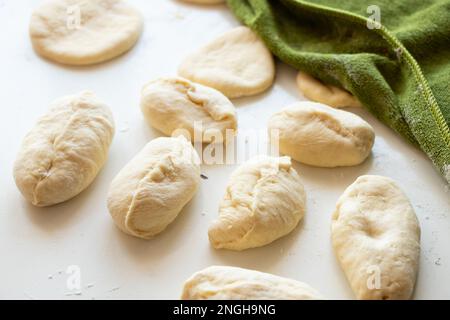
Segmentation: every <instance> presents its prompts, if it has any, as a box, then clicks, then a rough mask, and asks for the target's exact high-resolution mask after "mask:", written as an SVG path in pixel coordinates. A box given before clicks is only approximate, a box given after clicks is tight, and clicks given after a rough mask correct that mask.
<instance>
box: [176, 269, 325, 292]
mask: <svg viewBox="0 0 450 320" xmlns="http://www.w3.org/2000/svg"><path fill="white" fill-rule="evenodd" d="M181 299H183V300H319V299H320V300H321V299H323V297H322V295H321V294H320V293H319V292H317V291H316V290H315V289H313V288H311V287H310V286H309V285H307V284H305V283H303V282H300V281H296V280H292V279H288V278H283V277H279V276H276V275H272V274H269V273H263V272H259V271H254V270H248V269H242V268H236V267H225V266H212V267H209V268H206V269H203V270H201V271H199V272H197V273H195V274H194V275H192V277H191V278H189V279H188V280H187V281H186V282H185V284H184V287H183V293H182V295H181Z"/></svg>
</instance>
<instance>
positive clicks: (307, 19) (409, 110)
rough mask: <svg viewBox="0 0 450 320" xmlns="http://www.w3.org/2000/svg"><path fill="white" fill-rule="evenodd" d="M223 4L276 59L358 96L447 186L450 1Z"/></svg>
mask: <svg viewBox="0 0 450 320" xmlns="http://www.w3.org/2000/svg"><path fill="white" fill-rule="evenodd" d="M227 2H228V6H229V7H230V9H231V10H232V11H233V12H234V13H235V15H236V16H237V17H238V18H239V19H240V20H241V21H242V22H243V23H244V24H246V25H248V26H249V27H250V28H252V29H253V30H254V31H255V32H256V33H258V34H259V35H260V37H261V38H262V39H263V40H264V42H265V43H266V45H267V46H268V47H269V49H270V50H271V51H272V52H273V54H274V55H276V56H277V57H278V58H279V59H280V60H282V61H284V62H286V63H288V64H290V65H292V66H293V67H295V68H297V69H301V70H303V71H306V72H307V73H309V74H311V75H313V76H314V77H316V78H318V79H320V80H322V81H323V82H326V83H330V84H333V85H336V86H340V87H343V88H344V89H346V90H348V91H350V92H351V93H352V94H354V95H355V96H357V97H358V99H359V100H360V101H361V102H362V104H363V105H364V106H365V107H366V108H367V109H368V110H370V111H371V113H373V114H374V115H375V116H376V117H377V118H378V119H379V120H381V121H382V122H384V123H385V124H387V125H389V126H390V127H391V128H392V129H394V130H395V131H397V132H398V133H400V134H401V135H402V136H404V137H405V138H406V139H408V140H409V141H410V142H411V143H413V144H415V145H417V146H419V147H420V148H421V149H422V150H423V151H424V152H425V153H426V154H427V155H428V156H429V157H430V159H431V160H432V162H433V164H434V165H435V166H436V168H437V169H438V170H439V172H440V173H441V174H442V176H443V177H444V178H445V179H446V180H447V182H448V183H450V129H449V124H450V0H396V1H392V0H376V1H374V0H346V1H336V0H309V1H302V0H227ZM378 13H379V15H378ZM378 17H380V18H381V19H380V21H378V22H380V24H378V23H377V21H376V19H377V18H378ZM372 19H375V20H372Z"/></svg>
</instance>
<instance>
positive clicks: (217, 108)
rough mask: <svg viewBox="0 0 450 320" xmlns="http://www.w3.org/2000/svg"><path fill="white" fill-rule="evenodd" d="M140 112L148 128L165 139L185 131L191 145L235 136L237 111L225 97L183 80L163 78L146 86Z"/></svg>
mask: <svg viewBox="0 0 450 320" xmlns="http://www.w3.org/2000/svg"><path fill="white" fill-rule="evenodd" d="M141 110H142V113H143V114H144V117H145V119H146V121H147V123H148V124H149V125H150V126H152V127H154V128H156V129H158V130H159V131H161V132H163V133H164V134H166V135H168V136H171V135H172V134H173V133H174V131H175V130H177V129H185V130H187V131H188V132H189V136H190V138H191V140H192V141H194V139H195V141H202V142H206V143H209V142H212V141H214V142H223V141H225V140H226V137H227V136H229V137H233V136H234V134H235V131H236V127H237V120H236V111H235V108H234V106H233V104H232V103H231V102H230V100H228V98H227V97H225V96H224V95H223V94H222V93H220V92H219V91H217V90H215V89H212V88H208V87H205V86H203V85H200V84H197V83H193V82H191V81H189V80H187V79H183V78H163V79H159V80H155V81H152V82H150V83H148V84H147V85H145V86H144V88H143V90H142V98H141ZM195 126H196V127H197V128H196V131H197V132H196V133H195V134H194V127H195ZM227 130H229V132H227Z"/></svg>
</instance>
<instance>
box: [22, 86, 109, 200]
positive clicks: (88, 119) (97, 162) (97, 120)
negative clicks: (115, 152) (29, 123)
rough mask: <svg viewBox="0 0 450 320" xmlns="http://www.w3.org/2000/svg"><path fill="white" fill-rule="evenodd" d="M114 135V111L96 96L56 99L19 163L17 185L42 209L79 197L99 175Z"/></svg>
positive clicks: (28, 140)
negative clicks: (112, 112)
mask: <svg viewBox="0 0 450 320" xmlns="http://www.w3.org/2000/svg"><path fill="white" fill-rule="evenodd" d="M113 136H114V120H113V116H112V114H111V111H110V110H109V108H108V107H107V106H106V105H104V104H103V103H102V102H100V101H99V100H98V99H97V98H96V97H95V95H94V94H93V93H92V92H89V91H85V92H82V93H80V94H78V95H73V96H66V97H63V98H61V99H58V100H56V101H54V102H53V103H52V104H51V106H50V109H49V111H47V113H46V114H45V115H43V116H42V117H41V118H40V119H39V120H38V121H37V123H36V124H35V126H34V127H33V129H31V131H30V132H29V133H28V134H27V135H26V136H25V139H24V140H23V143H22V146H21V148H20V150H19V153H18V155H17V159H16V161H15V164H14V178H15V181H16V184H17V187H18V188H19V190H20V191H21V192H22V194H23V196H24V197H25V198H26V199H27V200H28V201H30V202H31V203H32V204H33V205H35V206H40V207H43V206H50V205H53V204H57V203H60V202H63V201H66V200H69V199H70V198H73V197H74V196H76V195H77V194H79V193H80V192H81V191H83V190H84V189H85V188H87V187H88V186H89V185H90V184H91V182H92V181H93V180H94V178H95V177H96V176H97V174H98V172H99V171H100V169H101V168H102V166H103V164H104V163H105V161H106V159H107V157H108V150H109V146H110V144H111V140H112V138H113Z"/></svg>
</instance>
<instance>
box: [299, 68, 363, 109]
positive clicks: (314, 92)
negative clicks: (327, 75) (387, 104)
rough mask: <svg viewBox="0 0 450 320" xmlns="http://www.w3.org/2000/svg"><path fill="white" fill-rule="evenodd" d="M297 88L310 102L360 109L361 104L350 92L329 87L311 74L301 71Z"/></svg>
mask: <svg viewBox="0 0 450 320" xmlns="http://www.w3.org/2000/svg"><path fill="white" fill-rule="evenodd" d="M297 87H298V89H299V90H300V92H301V93H302V94H303V95H304V96H305V97H306V98H308V99H309V100H312V101H315V102H320V103H323V104H326V105H329V106H331V107H333V108H345V107H349V108H360V107H362V104H361V102H360V101H359V100H358V98H356V97H355V96H353V95H352V94H351V93H350V92H348V91H346V90H344V89H341V88H339V87H336V86H333V85H328V84H325V83H323V82H321V81H320V80H318V79H316V78H314V77H312V76H310V75H309V74H307V73H305V72H303V71H299V72H298V74H297Z"/></svg>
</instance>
